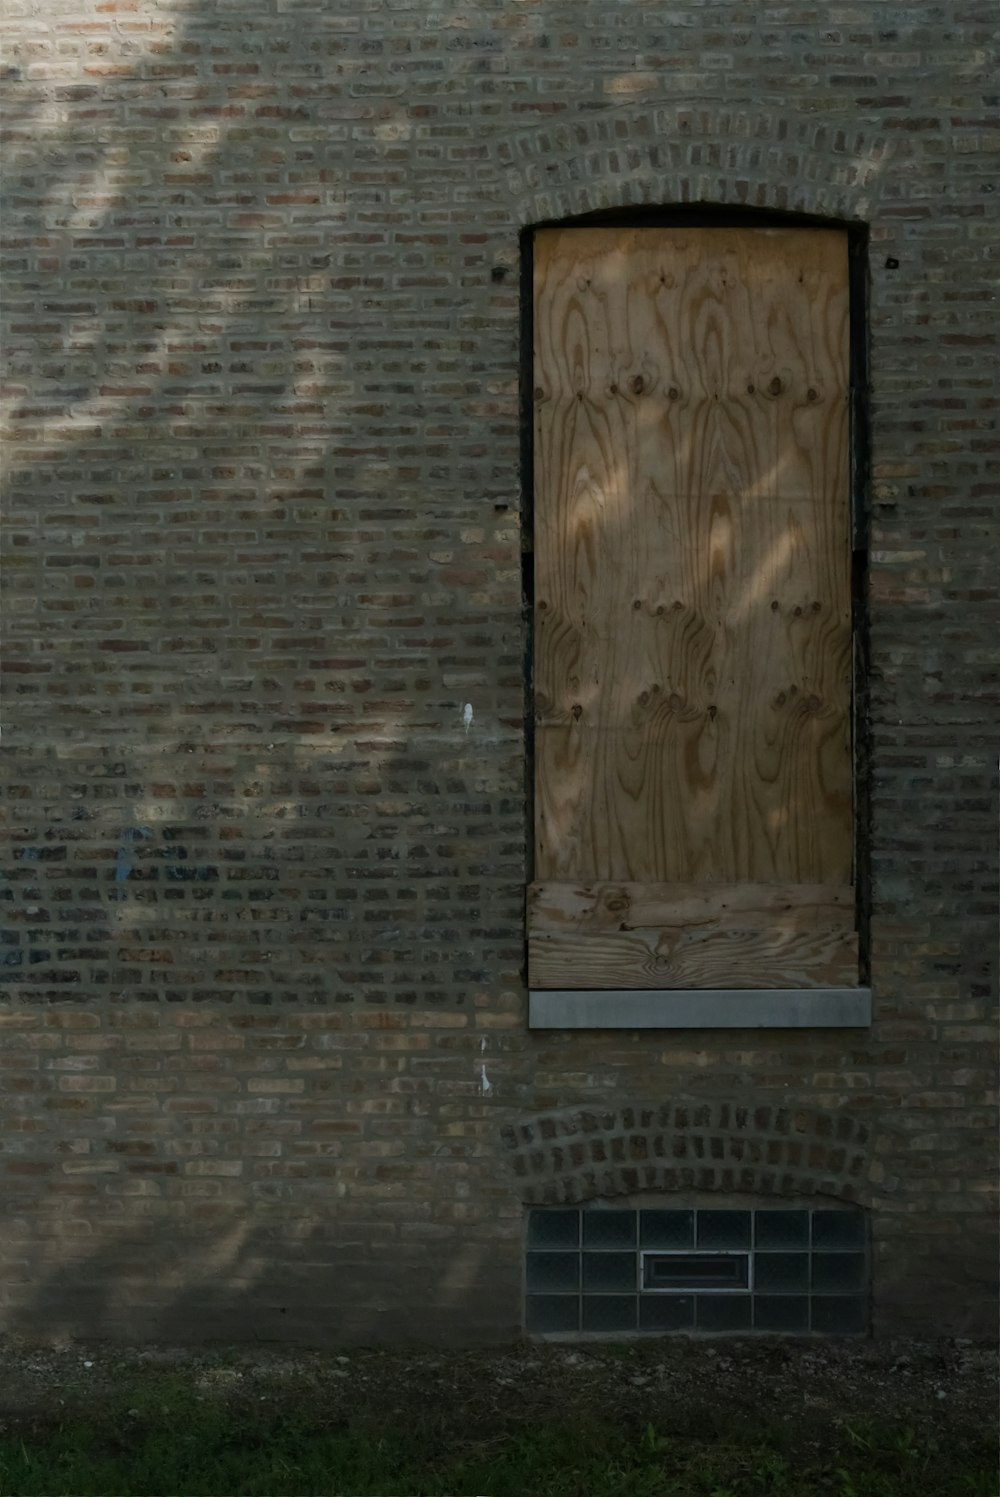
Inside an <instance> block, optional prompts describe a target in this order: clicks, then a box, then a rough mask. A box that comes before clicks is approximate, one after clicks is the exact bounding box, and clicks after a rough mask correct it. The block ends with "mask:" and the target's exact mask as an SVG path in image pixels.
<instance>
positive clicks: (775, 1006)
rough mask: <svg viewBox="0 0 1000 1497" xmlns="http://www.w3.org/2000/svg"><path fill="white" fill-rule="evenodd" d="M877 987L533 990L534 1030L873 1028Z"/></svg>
mask: <svg viewBox="0 0 1000 1497" xmlns="http://www.w3.org/2000/svg"><path fill="white" fill-rule="evenodd" d="M871 1021H872V990H871V988H767V989H764V988H669V989H664V990H659V991H657V990H655V989H651V990H629V989H613V990H610V991H606V992H573V991H558V990H556V989H552V990H546V989H541V988H533V989H531V990H530V991H529V993H528V1028H529V1029H867V1028H868V1027H869V1026H870V1024H871Z"/></svg>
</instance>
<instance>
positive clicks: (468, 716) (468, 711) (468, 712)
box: [462, 702, 472, 732]
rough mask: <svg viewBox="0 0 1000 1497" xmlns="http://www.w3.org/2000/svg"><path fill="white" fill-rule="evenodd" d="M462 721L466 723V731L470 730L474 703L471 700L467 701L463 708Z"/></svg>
mask: <svg viewBox="0 0 1000 1497" xmlns="http://www.w3.org/2000/svg"><path fill="white" fill-rule="evenodd" d="M462 722H463V723H464V724H465V731H466V732H468V731H469V729H470V728H471V727H472V703H471V702H466V704H465V706H464V707H463V708H462Z"/></svg>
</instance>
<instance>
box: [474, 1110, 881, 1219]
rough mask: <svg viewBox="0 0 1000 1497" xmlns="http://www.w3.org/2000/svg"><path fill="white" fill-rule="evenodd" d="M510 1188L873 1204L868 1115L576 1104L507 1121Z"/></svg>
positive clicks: (529, 1194)
mask: <svg viewBox="0 0 1000 1497" xmlns="http://www.w3.org/2000/svg"><path fill="white" fill-rule="evenodd" d="M502 1139H503V1143H504V1145H505V1146H506V1148H507V1149H508V1150H509V1151H510V1162H511V1165H512V1168H513V1172H514V1176H515V1178H516V1180H517V1185H516V1186H515V1189H517V1190H518V1192H519V1193H520V1195H521V1197H522V1199H523V1200H524V1202H525V1203H526V1204H529V1205H560V1204H571V1203H574V1202H578V1201H589V1200H596V1199H601V1198H607V1197H613V1196H621V1195H633V1194H635V1193H636V1192H642V1191H658V1192H660V1191H662V1192H670V1193H674V1192H681V1193H682V1192H699V1193H700V1192H703V1191H705V1192H716V1191H717V1192H719V1193H720V1194H733V1193H739V1194H741V1195H753V1196H759V1197H762V1198H766V1197H770V1196H778V1197H781V1196H830V1197H833V1198H835V1199H838V1200H843V1201H856V1202H858V1203H860V1204H862V1205H868V1204H871V1200H872V1193H873V1187H874V1179H875V1174H876V1170H877V1166H876V1165H875V1164H874V1162H873V1151H872V1148H871V1143H872V1140H871V1135H870V1131H869V1128H868V1125H867V1123H865V1122H864V1121H862V1120H861V1119H857V1118H853V1117H851V1116H850V1115H849V1114H848V1113H846V1112H837V1113H830V1112H823V1111H819V1110H817V1109H815V1108H810V1107H794V1106H776V1105H768V1104H760V1103H748V1104H741V1103H738V1102H734V1101H731V1100H727V1101H685V1100H679V1101H675V1102H671V1103H665V1104H661V1105H654V1106H643V1105H633V1106H628V1107H622V1108H618V1109H615V1110H607V1109H603V1108H602V1109H593V1110H591V1109H586V1108H585V1109H576V1110H573V1111H566V1112H556V1113H550V1114H546V1115H544V1116H541V1117H537V1118H532V1119H530V1120H524V1121H521V1122H518V1123H513V1124H509V1125H508V1126H507V1127H505V1128H504V1129H503V1131H502Z"/></svg>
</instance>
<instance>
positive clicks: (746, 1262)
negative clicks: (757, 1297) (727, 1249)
mask: <svg viewBox="0 0 1000 1497" xmlns="http://www.w3.org/2000/svg"><path fill="white" fill-rule="evenodd" d="M642 1287H643V1289H655V1290H659V1291H660V1293H661V1294H662V1293H670V1292H671V1291H676V1290H682V1291H687V1292H690V1291H691V1290H692V1289H749V1287H750V1255H749V1253H643V1255H642Z"/></svg>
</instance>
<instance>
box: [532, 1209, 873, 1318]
mask: <svg viewBox="0 0 1000 1497" xmlns="http://www.w3.org/2000/svg"><path fill="white" fill-rule="evenodd" d="M867 1289H868V1224H867V1219H866V1216H865V1213H864V1212H863V1211H862V1210H860V1209H859V1208H858V1207H824V1208H823V1209H821V1210H812V1209H810V1208H802V1209H795V1208H789V1207H785V1208H780V1209H776V1208H768V1209H764V1208H762V1209H761V1210H760V1211H748V1210H736V1209H733V1210H729V1211H727V1210H725V1209H724V1208H719V1207H714V1208H712V1209H711V1210H704V1211H703V1210H696V1209H683V1208H680V1209H677V1210H662V1211H661V1210H639V1211H637V1210H633V1209H627V1210H625V1209H623V1210H618V1209H614V1208H599V1209H590V1210H588V1209H580V1208H572V1209H567V1208H559V1209H544V1208H540V1209H538V1210H532V1211H531V1212H530V1213H529V1216H528V1231H527V1251H526V1254H525V1291H526V1298H525V1328H526V1330H528V1331H529V1332H533V1333H535V1334H536V1335H578V1334H580V1333H589V1334H592V1335H593V1334H604V1335H615V1334H622V1333H630V1332H634V1331H640V1332H642V1331H646V1332H649V1333H651V1334H657V1335H663V1334H664V1333H666V1332H670V1331H678V1332H688V1333H690V1332H692V1331H703V1332H705V1333H725V1332H741V1333H742V1332H746V1331H760V1332H762V1333H765V1334H770V1335H775V1334H786V1335H802V1334H807V1333H808V1332H810V1331H811V1332H813V1333H814V1334H820V1335H841V1336H843V1335H858V1334H862V1333H864V1332H865V1331H866V1330H867V1328H868V1292H867Z"/></svg>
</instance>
